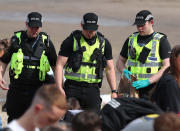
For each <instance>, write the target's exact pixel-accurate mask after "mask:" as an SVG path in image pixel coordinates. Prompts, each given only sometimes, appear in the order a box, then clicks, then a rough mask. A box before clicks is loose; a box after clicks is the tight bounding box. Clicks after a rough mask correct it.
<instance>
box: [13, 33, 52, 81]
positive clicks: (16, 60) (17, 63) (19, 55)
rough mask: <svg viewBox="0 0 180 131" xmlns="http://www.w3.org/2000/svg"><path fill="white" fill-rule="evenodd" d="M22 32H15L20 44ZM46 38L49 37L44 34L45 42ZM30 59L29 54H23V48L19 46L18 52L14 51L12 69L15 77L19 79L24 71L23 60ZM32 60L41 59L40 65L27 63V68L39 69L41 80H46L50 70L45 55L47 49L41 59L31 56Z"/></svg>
mask: <svg viewBox="0 0 180 131" xmlns="http://www.w3.org/2000/svg"><path fill="white" fill-rule="evenodd" d="M21 34H22V32H17V33H15V35H16V37H17V38H18V40H19V45H20V44H21ZM46 39H47V36H46V35H44V34H42V41H43V43H44V42H45V40H46ZM29 59H30V58H29V56H25V55H24V54H23V52H22V49H21V48H19V49H18V51H17V52H15V53H13V55H12V57H11V62H10V69H11V70H12V71H13V72H14V74H15V76H14V79H18V78H19V75H20V74H21V73H22V69H23V67H24V63H23V60H29ZM31 60H39V61H40V66H34V65H25V66H26V68H30V69H39V80H40V81H44V80H45V75H46V73H47V72H48V71H49V70H50V64H49V61H48V58H47V56H46V55H45V50H44V51H43V53H42V55H41V58H40V59H38V58H36V57H31Z"/></svg>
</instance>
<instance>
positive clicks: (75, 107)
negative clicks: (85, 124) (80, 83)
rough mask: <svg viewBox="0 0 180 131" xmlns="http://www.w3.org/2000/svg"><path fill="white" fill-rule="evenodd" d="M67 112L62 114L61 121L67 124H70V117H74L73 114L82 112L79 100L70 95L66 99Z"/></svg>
mask: <svg viewBox="0 0 180 131" xmlns="http://www.w3.org/2000/svg"><path fill="white" fill-rule="evenodd" d="M67 108H68V110H67V112H66V114H65V116H64V119H63V121H64V122H67V123H68V124H71V122H72V119H73V118H74V116H75V115H76V114H78V113H80V112H82V111H83V110H82V109H81V106H80V104H79V101H78V100H77V99H76V98H75V97H70V98H69V99H68V100H67Z"/></svg>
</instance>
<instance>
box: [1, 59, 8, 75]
mask: <svg viewBox="0 0 180 131" xmlns="http://www.w3.org/2000/svg"><path fill="white" fill-rule="evenodd" d="M7 65H8V64H6V63H3V62H2V61H0V77H1V78H3V76H4V74H5V71H6V68H7Z"/></svg>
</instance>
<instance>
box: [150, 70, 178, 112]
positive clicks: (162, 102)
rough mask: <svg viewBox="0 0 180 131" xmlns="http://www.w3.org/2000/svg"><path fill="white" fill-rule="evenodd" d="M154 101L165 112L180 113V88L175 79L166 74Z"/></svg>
mask: <svg viewBox="0 0 180 131" xmlns="http://www.w3.org/2000/svg"><path fill="white" fill-rule="evenodd" d="M152 100H153V102H155V103H156V104H157V105H158V106H159V107H160V108H161V109H162V110H163V111H173V112H176V113H178V112H180V88H179V86H178V83H177V81H176V80H175V78H174V77H173V76H172V75H171V74H169V73H166V74H164V75H163V76H162V77H161V79H160V80H159V82H158V83H157V87H156V88H155V90H154V92H153V95H152Z"/></svg>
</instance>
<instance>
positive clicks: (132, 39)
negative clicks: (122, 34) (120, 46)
mask: <svg viewBox="0 0 180 131" xmlns="http://www.w3.org/2000/svg"><path fill="white" fill-rule="evenodd" d="M133 41H134V38H131V39H130V44H129V45H130V46H132V44H133Z"/></svg>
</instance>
